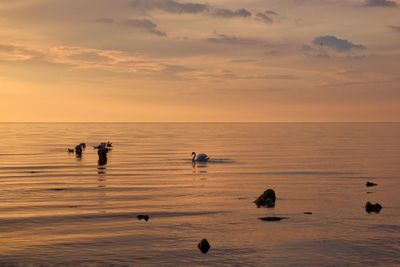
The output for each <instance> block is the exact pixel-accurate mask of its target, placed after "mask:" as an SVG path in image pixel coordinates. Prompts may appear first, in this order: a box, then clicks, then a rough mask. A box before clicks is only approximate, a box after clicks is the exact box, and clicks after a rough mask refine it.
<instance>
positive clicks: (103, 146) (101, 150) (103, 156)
mask: <svg viewBox="0 0 400 267" xmlns="http://www.w3.org/2000/svg"><path fill="white" fill-rule="evenodd" d="M112 147H113V145H112V143H111V142H110V141H108V142H107V143H105V142H103V143H100V144H99V145H98V146H94V147H93V148H94V149H97V155H98V156H99V161H98V164H99V165H100V166H102V165H106V164H107V153H108V152H109V151H110V150H111V149H112ZM85 148H86V144H85V143H80V144H79V145H77V146H75V148H74V149H72V148H68V153H75V155H76V157H77V158H81V157H82V154H83V151H84V150H85Z"/></svg>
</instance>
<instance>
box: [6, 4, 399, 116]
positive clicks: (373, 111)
mask: <svg viewBox="0 0 400 267" xmlns="http://www.w3.org/2000/svg"><path fill="white" fill-rule="evenodd" d="M0 121H5V122H7V121H110V122H113V121H116V122H125V121H126V122H129V121H133V122H136V121H137V122H141V121H160V122H163V121H245V122H247V121H273V122H275V121H400V1H397V2H396V1H389V0H347V1H345V0H341V1H339V0H286V1H281V0H279V1H278V0H269V1H268V0H263V1H261V0H257V1H256V0H248V1H238V0H229V1H228V0H215V1H202V0H190V1H189V0H188V1H184V0H113V1H110V0H85V1H82V0H57V1H54V0H14V1H7V0H0Z"/></svg>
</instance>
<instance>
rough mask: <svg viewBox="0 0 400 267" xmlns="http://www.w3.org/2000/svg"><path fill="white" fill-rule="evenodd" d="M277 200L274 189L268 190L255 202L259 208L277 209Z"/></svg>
mask: <svg viewBox="0 0 400 267" xmlns="http://www.w3.org/2000/svg"><path fill="white" fill-rule="evenodd" d="M275 200H276V195H275V191H274V190H273V189H267V190H265V191H264V193H263V194H262V195H261V196H259V197H258V198H257V199H256V200H255V201H254V203H256V205H257V207H260V206H267V208H272V207H275Z"/></svg>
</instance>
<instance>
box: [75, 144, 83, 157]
mask: <svg viewBox="0 0 400 267" xmlns="http://www.w3.org/2000/svg"><path fill="white" fill-rule="evenodd" d="M75 154H76V156H78V157H80V156H82V147H81V145H77V146H76V147H75Z"/></svg>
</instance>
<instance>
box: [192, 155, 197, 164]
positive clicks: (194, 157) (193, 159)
mask: <svg viewBox="0 0 400 267" xmlns="http://www.w3.org/2000/svg"><path fill="white" fill-rule="evenodd" d="M192 155H193V158H192V161H193V162H194V161H195V160H196V153H193V154H192Z"/></svg>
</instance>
